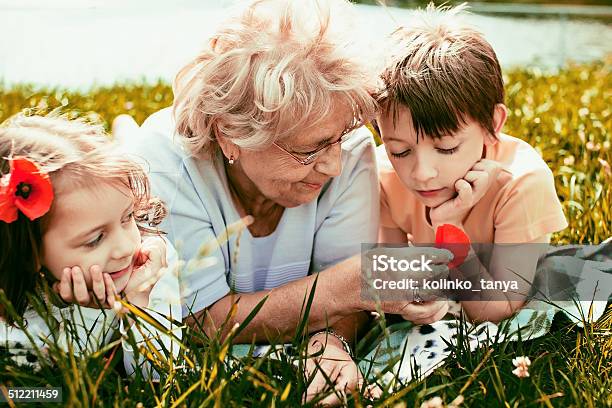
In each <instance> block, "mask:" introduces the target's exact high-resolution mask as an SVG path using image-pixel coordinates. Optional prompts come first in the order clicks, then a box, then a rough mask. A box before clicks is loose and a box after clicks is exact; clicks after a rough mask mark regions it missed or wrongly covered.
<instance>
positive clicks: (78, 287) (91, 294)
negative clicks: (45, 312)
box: [53, 265, 117, 309]
mask: <svg viewBox="0 0 612 408" xmlns="http://www.w3.org/2000/svg"><path fill="white" fill-rule="evenodd" d="M89 276H90V277H91V281H90V282H87V280H86V279H85V274H84V273H83V271H82V270H81V268H80V267H78V266H73V267H71V268H69V267H66V268H64V270H63V271H62V278H61V280H60V281H59V282H56V283H55V284H53V290H54V291H55V292H56V293H57V294H58V295H59V297H60V298H61V299H62V300H63V301H64V302H66V303H76V304H78V305H80V306H84V307H90V308H104V309H110V308H112V307H113V304H114V303H115V297H116V293H117V291H116V290H115V284H114V282H113V280H112V279H111V277H110V275H109V274H108V273H102V268H101V267H100V266H98V265H92V266H91V268H89ZM90 288H91V289H90Z"/></svg>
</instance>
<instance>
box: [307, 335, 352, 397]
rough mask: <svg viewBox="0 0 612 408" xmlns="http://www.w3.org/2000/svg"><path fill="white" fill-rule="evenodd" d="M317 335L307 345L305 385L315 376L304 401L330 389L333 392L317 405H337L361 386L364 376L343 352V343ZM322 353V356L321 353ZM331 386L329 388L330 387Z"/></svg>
mask: <svg viewBox="0 0 612 408" xmlns="http://www.w3.org/2000/svg"><path fill="white" fill-rule="evenodd" d="M326 334H327V333H326V332H319V333H316V334H314V335H313V336H312V337H311V338H310V341H309V342H308V355H313V354H315V356H313V357H310V358H308V360H306V367H305V371H306V372H305V374H306V378H307V381H308V380H310V378H311V377H312V376H313V375H314V378H313V379H312V382H310V384H309V385H308V389H307V390H306V395H305V400H306V401H310V400H312V399H313V398H315V397H316V396H317V395H319V394H320V393H321V392H324V391H326V390H328V389H329V387H330V386H333V388H334V392H333V393H332V394H330V395H328V396H327V397H325V398H323V399H322V400H321V401H319V404H321V405H332V406H335V405H339V404H340V403H341V402H342V401H341V400H340V398H338V395H340V396H344V395H346V394H347V393H350V392H352V391H353V390H355V389H359V388H361V386H362V385H363V376H362V375H361V371H359V368H358V367H357V364H355V362H354V361H353V359H352V358H351V356H350V355H349V354H348V353H347V352H346V351H345V350H344V346H343V345H342V342H341V341H340V340H339V339H337V338H336V337H335V336H332V335H331V334H327V335H326ZM321 351H322V352H321ZM330 382H331V384H330Z"/></svg>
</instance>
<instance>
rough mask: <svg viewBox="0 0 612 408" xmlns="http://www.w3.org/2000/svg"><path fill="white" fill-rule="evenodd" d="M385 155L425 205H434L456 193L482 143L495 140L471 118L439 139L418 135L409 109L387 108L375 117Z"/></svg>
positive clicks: (478, 154)
mask: <svg viewBox="0 0 612 408" xmlns="http://www.w3.org/2000/svg"><path fill="white" fill-rule="evenodd" d="M378 126H379V129H380V132H381V137H382V140H383V142H384V144H385V149H386V151H387V155H388V156H389V159H390V161H391V164H392V165H393V168H394V169H395V171H396V172H397V174H398V176H399V177H400V179H401V180H402V182H403V183H404V184H405V185H406V186H407V187H408V188H409V189H410V190H411V191H412V192H414V194H415V195H416V196H417V197H418V198H419V200H420V201H421V202H422V203H423V204H424V205H425V206H427V207H431V208H434V207H437V206H439V205H440V204H442V203H444V202H445V201H448V200H449V199H451V198H453V197H455V196H456V194H457V193H456V191H455V188H454V185H455V182H456V181H457V180H459V179H461V178H463V177H464V176H465V175H466V173H467V172H468V171H469V170H470V169H471V168H472V166H474V164H476V162H477V161H478V160H480V159H481V158H482V156H483V149H484V146H485V145H490V144H494V143H496V139H495V138H494V137H493V136H492V135H490V134H489V133H488V132H487V131H486V130H485V129H484V128H483V127H482V126H480V125H479V124H478V123H476V122H475V121H473V120H471V119H470V120H468V121H467V125H465V126H464V127H463V128H461V129H459V130H458V131H457V132H455V133H453V134H451V135H448V136H444V137H442V138H441V139H433V138H430V137H419V139H418V143H417V137H416V131H415V129H414V127H413V125H412V117H411V115H410V111H409V110H408V108H406V107H403V106H399V107H397V117H396V121H395V126H394V124H393V112H392V111H390V110H387V112H384V113H382V114H381V115H380V116H379V118H378Z"/></svg>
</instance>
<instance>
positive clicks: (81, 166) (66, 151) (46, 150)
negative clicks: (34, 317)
mask: <svg viewBox="0 0 612 408" xmlns="http://www.w3.org/2000/svg"><path fill="white" fill-rule="evenodd" d="M11 157H27V158H28V159H29V160H31V161H33V162H35V163H36V164H37V165H38V167H39V169H40V170H41V171H42V172H44V173H47V174H48V175H49V177H50V179H51V183H52V185H53V191H54V195H55V198H54V202H53V203H52V205H51V209H50V210H49V212H48V213H47V214H45V215H43V216H42V217H41V218H39V219H36V220H34V221H31V220H29V219H28V218H27V217H25V216H24V215H23V214H21V213H19V217H18V219H17V220H16V221H14V222H12V223H10V224H9V223H5V222H3V221H0V290H3V291H4V293H5V295H6V297H7V299H8V301H10V302H11V303H12V306H13V308H14V309H15V311H16V313H17V314H18V315H19V316H23V314H24V313H25V311H26V309H27V307H28V304H27V295H28V294H36V291H37V288H38V287H39V285H40V284H41V283H42V282H43V280H44V278H47V279H49V280H52V279H51V277H50V276H44V275H45V274H44V273H43V271H45V269H44V265H43V264H42V260H43V259H42V258H43V246H42V238H43V235H44V233H45V229H46V226H47V225H48V224H49V219H50V217H52V216H53V212H54V208H55V203H56V202H57V200H58V198H59V197H61V193H62V191H64V190H67V189H75V188H85V187H91V186H92V185H95V184H96V183H99V182H102V183H111V184H115V185H118V186H122V187H125V188H127V189H129V190H130V191H131V192H132V194H133V195H134V199H135V210H134V214H135V218H136V221H137V222H138V223H139V224H141V225H140V227H139V228H140V229H141V231H143V232H148V233H156V232H157V231H156V230H155V229H153V228H146V227H144V226H142V224H143V223H146V224H148V225H149V226H151V227H154V226H156V225H158V224H159V223H160V222H161V220H162V219H163V218H164V217H165V216H166V214H167V212H166V208H165V205H164V204H163V202H161V201H160V200H159V199H157V198H155V197H151V195H150V187H149V180H148V178H147V175H146V174H145V172H144V170H143V168H142V167H141V166H140V165H139V164H138V163H137V162H136V161H134V160H132V159H130V158H129V157H126V155H125V154H122V153H121V152H120V151H118V150H116V149H115V146H114V145H113V144H112V143H111V142H110V139H109V137H108V135H106V133H105V132H104V130H103V128H102V127H101V126H97V125H92V124H88V123H85V122H84V121H81V120H68V119H66V118H64V117H62V116H60V115H58V114H51V115H48V116H38V115H35V116H27V115H25V114H18V115H16V116H14V117H12V118H10V119H9V120H7V121H5V122H4V123H2V124H1V125H0V177H1V176H2V175H5V174H7V173H8V172H9V170H10V163H9V159H10V158H11ZM47 275H48V274H47ZM0 316H1V317H3V318H4V319H5V320H6V321H7V322H8V323H9V324H12V323H13V320H12V319H11V317H10V316H8V314H7V313H5V310H4V307H3V306H2V305H0Z"/></svg>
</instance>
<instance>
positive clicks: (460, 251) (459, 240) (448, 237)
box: [436, 224, 471, 268]
mask: <svg viewBox="0 0 612 408" xmlns="http://www.w3.org/2000/svg"><path fill="white" fill-rule="evenodd" d="M470 246H471V244H470V238H469V237H468V236H467V235H466V234H465V232H463V231H462V230H461V229H460V228H457V227H455V226H454V225H452V224H443V225H441V226H439V227H438V229H437V230H436V248H443V249H448V250H449V251H451V252H452V253H453V255H454V257H453V260H452V261H451V262H449V264H448V267H449V268H456V267H458V266H459V265H461V264H462V263H463V261H464V260H465V258H466V257H467V256H468V253H469V252H470Z"/></svg>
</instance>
